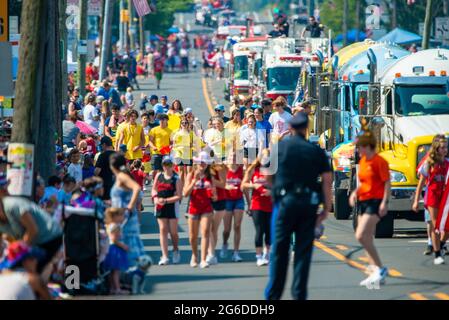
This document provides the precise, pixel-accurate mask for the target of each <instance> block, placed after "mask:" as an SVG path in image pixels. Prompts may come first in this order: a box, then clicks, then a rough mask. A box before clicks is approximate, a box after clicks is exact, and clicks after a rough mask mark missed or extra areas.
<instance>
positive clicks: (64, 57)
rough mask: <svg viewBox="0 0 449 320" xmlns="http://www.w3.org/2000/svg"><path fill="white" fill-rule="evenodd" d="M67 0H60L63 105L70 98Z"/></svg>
mask: <svg viewBox="0 0 449 320" xmlns="http://www.w3.org/2000/svg"><path fill="white" fill-rule="evenodd" d="M66 10H67V0H59V32H60V39H61V44H62V47H61V50H63V51H62V52H61V55H62V59H61V84H62V88H61V97H62V104H63V106H64V107H65V106H67V104H68V102H69V101H68V98H67V82H68V74H67V26H66V20H67V14H66Z"/></svg>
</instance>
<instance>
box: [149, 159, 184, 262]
mask: <svg viewBox="0 0 449 320" xmlns="http://www.w3.org/2000/svg"><path fill="white" fill-rule="evenodd" d="M162 167H163V172H160V173H158V174H157V175H156V177H155V180H154V184H153V190H152V197H153V201H154V203H155V205H156V218H157V222H158V225H159V239H160V245H161V251H162V257H161V259H160V260H159V265H160V266H163V265H167V264H168V263H169V262H170V260H169V258H168V234H170V238H171V240H172V244H173V255H172V261H173V264H178V263H179V262H180V261H181V255H180V254H179V247H178V243H179V236H178V211H179V202H180V201H181V199H182V183H181V180H180V179H179V177H178V175H177V174H176V173H175V172H174V170H173V160H172V159H171V158H170V157H169V156H165V157H164V158H163V159H162Z"/></svg>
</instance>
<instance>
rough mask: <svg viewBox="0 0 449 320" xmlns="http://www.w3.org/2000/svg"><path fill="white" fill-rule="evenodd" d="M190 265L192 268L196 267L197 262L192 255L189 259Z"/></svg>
mask: <svg viewBox="0 0 449 320" xmlns="http://www.w3.org/2000/svg"><path fill="white" fill-rule="evenodd" d="M190 266H191V267H192V268H196V267H198V262H196V261H195V260H194V259H193V257H192V259H190Z"/></svg>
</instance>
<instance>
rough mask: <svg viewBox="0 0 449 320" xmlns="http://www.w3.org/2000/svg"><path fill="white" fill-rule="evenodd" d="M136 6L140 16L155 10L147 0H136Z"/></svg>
mask: <svg viewBox="0 0 449 320" xmlns="http://www.w3.org/2000/svg"><path fill="white" fill-rule="evenodd" d="M134 7H135V8H136V12H137V14H138V15H139V17H143V16H146V15H147V14H150V13H151V12H153V9H152V8H151V7H150V6H149V5H148V1H147V0H134Z"/></svg>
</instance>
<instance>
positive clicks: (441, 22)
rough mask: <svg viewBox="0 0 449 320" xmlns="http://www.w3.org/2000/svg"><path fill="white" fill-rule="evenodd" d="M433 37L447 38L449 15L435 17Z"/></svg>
mask: <svg viewBox="0 0 449 320" xmlns="http://www.w3.org/2000/svg"><path fill="white" fill-rule="evenodd" d="M435 39H438V40H448V39H449V17H439V18H435Z"/></svg>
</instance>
